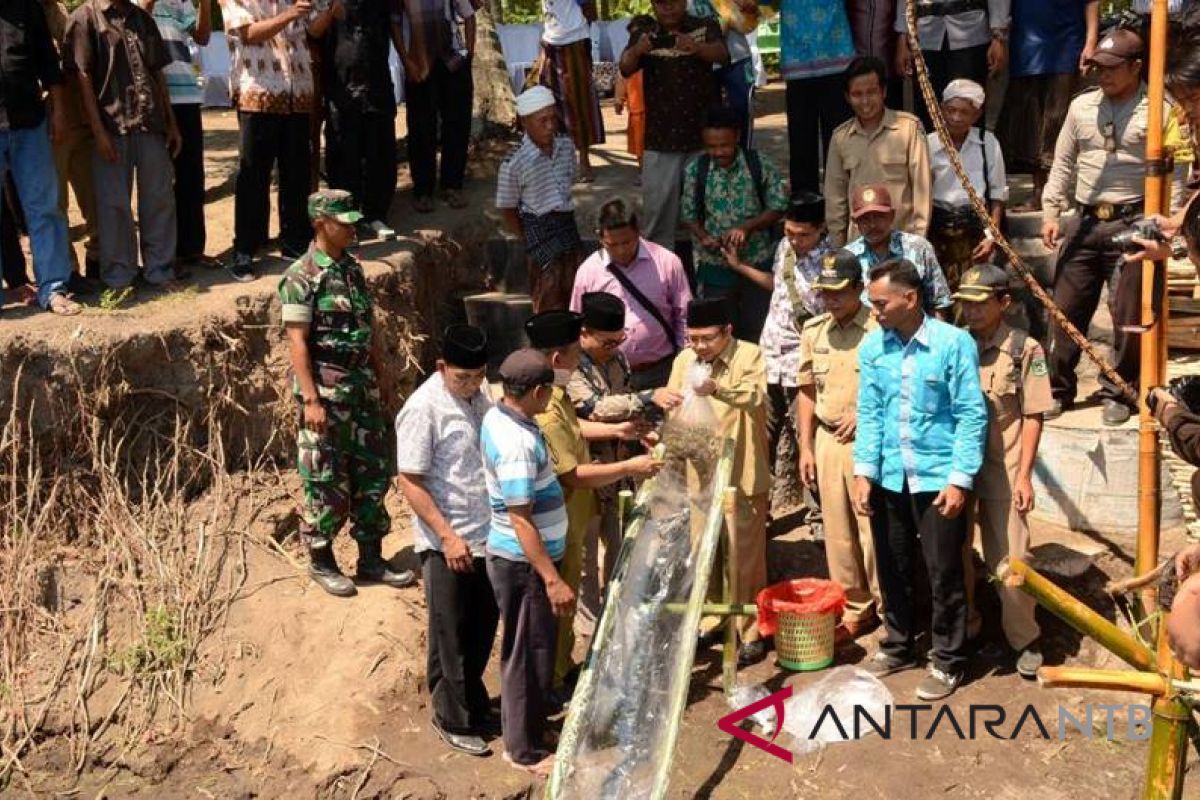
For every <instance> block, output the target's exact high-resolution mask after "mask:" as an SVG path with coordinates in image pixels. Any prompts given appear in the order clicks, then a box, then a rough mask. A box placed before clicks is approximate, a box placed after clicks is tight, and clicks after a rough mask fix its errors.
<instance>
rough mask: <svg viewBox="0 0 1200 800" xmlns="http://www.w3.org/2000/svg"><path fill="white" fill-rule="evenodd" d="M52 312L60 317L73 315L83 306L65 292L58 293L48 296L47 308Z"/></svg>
mask: <svg viewBox="0 0 1200 800" xmlns="http://www.w3.org/2000/svg"><path fill="white" fill-rule="evenodd" d="M48 310H49V311H50V313H52V314H58V315H59V316H60V317H73V316H75V315H76V314H78V313H79V312H81V311H83V306H81V305H79V303H76V302H75V301H74V300H72V299H71V298H70V297H68V296H67V295H65V294H62V293H58V294H55V295H52V296H51V297H50V307H49V309H48Z"/></svg>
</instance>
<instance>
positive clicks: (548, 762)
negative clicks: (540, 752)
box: [501, 750, 554, 778]
mask: <svg viewBox="0 0 1200 800" xmlns="http://www.w3.org/2000/svg"><path fill="white" fill-rule="evenodd" d="M501 758H503V759H504V760H505V761H506V762H507V763H508V764H510V765H511V766H513V767H514V768H516V769H519V770H521V771H522V772H528V773H529V774H530V775H536V776H537V777H539V778H549V777H550V773H551V772H553V771H554V754H553V753H550V754H549V755H547V756H546V757H545V758H543V759H542V760H541V761H539V762H537V763H536V764H518V763H517V762H516V761H513V757H512V756H510V755H509V754H508V751H507V750H505V751H504V754H503V755H502V756H501Z"/></svg>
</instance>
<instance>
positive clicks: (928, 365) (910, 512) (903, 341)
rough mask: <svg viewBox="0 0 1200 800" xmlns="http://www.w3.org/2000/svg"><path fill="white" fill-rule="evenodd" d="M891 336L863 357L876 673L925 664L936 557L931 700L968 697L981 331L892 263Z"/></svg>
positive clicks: (871, 289)
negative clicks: (877, 622) (877, 632)
mask: <svg viewBox="0 0 1200 800" xmlns="http://www.w3.org/2000/svg"><path fill="white" fill-rule="evenodd" d="M868 277H869V284H868V289H867V291H868V296H869V298H870V301H871V306H872V308H873V309H874V311H875V316H876V317H877V318H878V320H879V324H880V326H881V329H880V330H877V331H874V332H872V333H871V334H868V336H867V338H866V339H865V340H864V341H863V343H862V346H861V348H860V350H859V355H858V360H859V372H860V380H859V390H858V436H857V438H856V439H855V442H854V476H855V477H854V498H853V499H854V509H855V511H856V512H857V513H860V514H866V515H869V516H870V517H871V531H872V534H873V538H874V541H875V559H876V567H877V569H878V571H879V584H880V588H881V589H882V591H883V600H884V607H885V613H884V623H885V625H886V629H887V636H886V638H885V639H884V640H883V643H882V644H881V645H880V647H879V652H878V653H876V654H875V656H874V658H872V660H871V661H870V663H869V664H868V665H867V669H868V670H869V671H870V672H872V673H873V674H875V675H877V676H880V677H882V676H884V675H890V674H892V673H893V672H899V671H900V670H904V669H909V668H912V667H915V666H917V661H916V659H915V657H914V653H913V638H914V631H915V628H916V625H915V620H914V619H913V567H914V562H915V560H916V558H917V557H918V553H919V554H920V555H921V556H922V557H923V558H924V559H925V566H926V568H927V570H928V573H929V585H930V588H931V594H932V600H933V620H932V625H931V630H932V637H933V653H932V656H933V657H932V663H931V665H930V670H929V675H928V676H926V678H925V679H924V680H923V681H922V682H921V684H920V686H918V687H917V697H919V698H920V699H922V700H940V699H942V698H944V697H948V696H949V695H950V694H952V693H953V692H954V690H955V689H956V688H958V685H959V683H960V682H961V681H962V678H963V674H964V672H965V669H966V664H967V655H966V644H967V602H966V586H965V583H964V580H963V558H962V552H963V546H964V544H965V542H966V538H967V528H966V520H965V518H964V517H963V515H962V511H963V506H964V504H965V502H966V499H967V493H968V492H969V491H971V488H972V486H973V483H974V479H975V473H976V472H978V471H979V468H980V467H981V466H982V465H983V451H984V444H985V442H986V437H987V406H986V404H985V403H984V399H983V392H982V391H981V390H980V388H979V356H978V353H977V350H976V347H975V343H974V341H972V339H971V336H970V334H968V333H967V332H966V331H963V330H959V329H958V328H955V327H954V326H953V325H949V324H947V323H945V322H942V321H940V320H937V319H934V318H933V317H931V316H928V315H927V314H926V312H925V309H924V308H923V305H922V284H921V276H920V274H919V273H918V272H917V269H916V267H914V266H913V265H912V263H910V262H908V261H905V260H901V259H889V260H887V261H884V262H883V263H881V264H879V265H877V266H875V267H873V268H872V269H871V272H870V274H869V276H868Z"/></svg>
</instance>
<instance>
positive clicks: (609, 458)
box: [567, 292, 682, 635]
mask: <svg viewBox="0 0 1200 800" xmlns="http://www.w3.org/2000/svg"><path fill="white" fill-rule="evenodd" d="M580 309H581V311H582V313H583V328H582V329H581V330H580V333H579V345H580V349H581V352H580V354H579V366H577V367H576V368H575V371H574V372H572V373H571V380H570V382H569V383H567V396H568V397H569V398H570V400H571V404H572V405H573V406H575V414H576V416H577V417H578V418H579V419H580V420H584V421H588V422H591V423H600V424H602V425H605V426H607V430H608V431H610V435H609V437H608V438H604V439H591V438H589V447H590V450H591V454H592V461H594V462H596V463H601V464H613V463H616V462H617V461H620V460H622V459H624V458H628V457H629V456H630V455H632V454H634V453H636V452H640V451H641V449H642V448H641V447H640V445H637V440H638V439H640V438H641V437H642V436H644V435H645V434H647V433H649V432H650V430H651V427H652V423H656V422H658V421H659V420H661V419H662V416H663V411H664V410H665V409H671V408H674V407H675V406H677V405H679V403H680V401H681V400H682V396H681V395H680V394H679V393H678V392H676V391H674V390H672V389H666V388H659V389H645V390H643V391H640V392H637V391H634V390H633V388H632V386H631V385H630V380H631V378H630V376H631V374H632V371H631V370H630V368H629V361H628V360H627V359H626V358H625V354H624V353H622V352H621V350H620V347H621V344H622V343H624V342H625V340H626V338H627V336H626V333H625V314H626V308H625V302H624V301H623V300H622V299H621V298H619V297H617V296H616V295H615V294H612V293H610V292H585V293H584V294H583V295H582V297H581V298H580ZM595 430H596V428H594V427H593V428H592V431H595ZM586 435H587V432H585V436H586ZM593 435H596V434H595V433H593ZM633 487H634V483H633V482H632V481H628V480H626V481H621V482H619V483H614V484H609V485H608V486H604V487H601V488H600V489H597V490H596V499H597V501H598V502H599V506H600V508H599V517H598V518H597V519H594V520H593V521H592V526H590V527H589V529H588V531H587V533H586V534H585V538H584V544H583V547H584V550H583V577H582V579H581V583H580V591H579V607H578V614H577V616H576V627H577V628H578V627H582V628H583V631H582V632H583V633H586V634H589V635H590V633H591V629H592V628H593V627H594V625H595V622H596V620H597V619H598V618H599V616H600V605H601V604H600V599H601V597H602V596H603V588H604V583H605V582H606V581H607V580H608V576H609V575H610V574H612V569H613V567H614V566H615V564H616V559H617V551H618V550H620V548H621V540H620V535H621V532H620V522H619V520H618V519H617V493H618V492H620V491H621V490H622V489H632V488H633ZM601 544H603V546H604V559H603V562H601V560H600V552H599V550H600V545H601ZM601 564H602V566H601Z"/></svg>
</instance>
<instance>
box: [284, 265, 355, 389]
mask: <svg viewBox="0 0 1200 800" xmlns="http://www.w3.org/2000/svg"><path fill="white" fill-rule="evenodd" d="M279 299H280V301H282V303H283V322H284V324H285V325H286V324H287V323H289V322H296V323H305V324H307V325H308V326H309V327H308V353H309V357H310V358H311V359H312V367H313V380H314V381H315V383H316V384H317V391H318V393H319V394H320V396H321V399H322V400H327V401H329V402H333V403H355V402H358V401H359V400H360V399H361V398H362V397H363V394H364V392H365V390H368V389H370V388H372V387H374V385H375V372H374V370H373V369H372V367H371V363H370V354H371V329H372V323H373V320H374V307H373V305H372V303H371V293H370V291H369V290H368V289H367V279H366V276H365V275H363V271H362V266H361V265H360V264H359V263H358V262H357V261H356V260H355V259H354V257H353V256H350V255H349V254H346V255H343V256H342V258H341V260H340V261H334V260H333V259H332V258H330V257H329V256H327V255H325V253H323V252H321V251H320V250H318V249H317V246H316V245H315V244H314V245H312V246H311V247H309V250H308V252H307V253H305V254H304V255H303V256H301V257H300V258H298V259H296V261H295V262H293V264H292V265H291V266H290V267H288V268H287V270H285V271H284V273H283V278H281V279H280V281H279ZM292 386H293V391H294V392H295V394H296V395H297V396H299V395H300V382H299V381H298V380H296V378H295V376H293V378H292Z"/></svg>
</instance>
